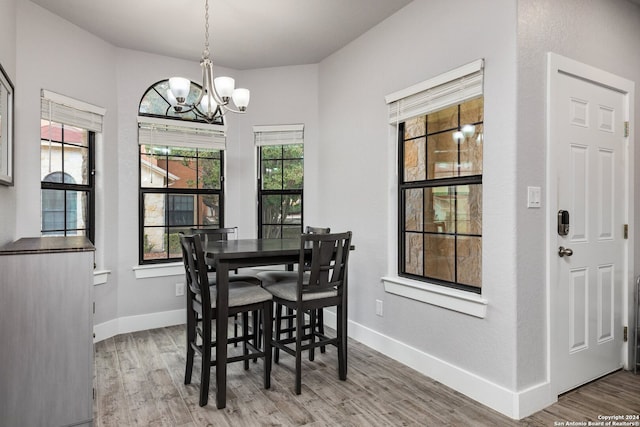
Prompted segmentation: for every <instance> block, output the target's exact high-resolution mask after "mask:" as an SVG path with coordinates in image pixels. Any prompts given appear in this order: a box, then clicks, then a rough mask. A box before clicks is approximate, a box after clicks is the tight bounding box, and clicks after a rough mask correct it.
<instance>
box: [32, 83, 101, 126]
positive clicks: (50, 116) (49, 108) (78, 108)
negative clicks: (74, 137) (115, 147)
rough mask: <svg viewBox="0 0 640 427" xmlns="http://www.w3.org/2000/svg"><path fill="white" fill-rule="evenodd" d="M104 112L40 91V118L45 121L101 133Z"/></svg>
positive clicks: (74, 100) (81, 102)
mask: <svg viewBox="0 0 640 427" xmlns="http://www.w3.org/2000/svg"><path fill="white" fill-rule="evenodd" d="M106 111H107V110H105V109H104V108H102V107H98V106H95V105H92V104H88V103H86V102H83V101H79V100H77V99H73V98H69V97H68V96H64V95H60V94H58V93H55V92H51V91H48V90H45V89H42V90H41V91H40V117H42V118H43V119H45V120H49V121H53V122H58V123H63V124H65V125H69V126H75V127H79V128H82V129H87V130H90V131H93V132H102V121H103V117H104V115H105V113H106Z"/></svg>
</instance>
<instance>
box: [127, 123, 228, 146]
mask: <svg viewBox="0 0 640 427" xmlns="http://www.w3.org/2000/svg"><path fill="white" fill-rule="evenodd" d="M226 140H227V138H226V133H225V127H224V126H221V125H205V124H204V123H188V122H177V121H173V120H167V119H155V118H153V117H138V144H140V145H166V146H173V147H185V148H200V149H207V150H224V149H225V148H226Z"/></svg>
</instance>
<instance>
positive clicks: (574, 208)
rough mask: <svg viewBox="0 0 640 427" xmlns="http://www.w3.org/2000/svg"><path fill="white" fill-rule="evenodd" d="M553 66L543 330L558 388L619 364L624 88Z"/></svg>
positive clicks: (624, 191) (624, 264)
mask: <svg viewBox="0 0 640 427" xmlns="http://www.w3.org/2000/svg"><path fill="white" fill-rule="evenodd" d="M553 72H555V73H556V74H555V75H550V79H554V80H553V81H554V84H553V85H552V86H551V90H550V94H549V126H550V127H549V132H550V135H549V137H550V138H549V154H550V156H553V158H554V161H553V162H552V163H553V165H554V166H552V167H553V168H554V170H552V171H550V174H549V176H550V177H554V178H555V182H550V183H549V185H550V186H555V188H554V189H553V190H555V191H552V193H555V196H556V200H550V205H551V206H550V207H551V211H552V213H553V212H555V213H556V215H555V218H554V216H551V215H550V217H551V221H552V223H551V225H550V227H551V237H550V251H551V254H550V256H551V260H550V262H551V264H552V266H551V269H550V270H551V275H550V287H551V289H550V297H551V310H552V313H551V325H550V330H551V338H552V340H553V342H552V353H551V357H552V359H553V360H552V367H553V369H552V375H553V376H552V383H553V384H554V387H553V388H554V389H555V391H556V392H557V393H562V392H565V391H567V390H570V389H573V388H575V387H577V386H579V385H582V384H584V383H586V382H588V381H591V380H593V379H595V378H598V377H600V376H602V375H605V374H607V373H609V372H612V371H614V370H616V369H619V368H620V367H621V366H622V365H623V337H622V335H623V319H622V314H623V307H624V306H623V289H624V283H625V282H626V281H627V280H628V274H627V270H628V258H627V257H628V253H627V242H628V241H627V240H625V236H624V225H625V224H626V223H627V221H628V218H627V215H628V210H627V206H628V193H627V185H626V184H627V183H626V180H627V176H628V175H627V167H628V166H627V160H628V150H627V148H628V147H627V138H626V137H625V134H624V128H625V121H626V120H627V116H626V115H627V106H626V102H627V96H626V94H625V93H622V92H621V91H620V90H618V89H614V88H611V87H610V86H608V85H607V83H606V81H598V80H590V79H586V78H584V77H583V76H581V75H575V74H571V73H567V72H566V71H564V70H562V69H561V68H559V69H557V70H555V71H553V70H550V73H553ZM605 75H606V73H605ZM590 77H593V76H590ZM604 80H606V79H604ZM561 210H562V211H566V212H568V224H569V229H568V232H567V234H566V235H562V234H563V233H562V232H561V231H559V230H558V227H557V224H558V222H561V223H562V222H564V221H563V220H562V219H561V218H562V215H561V214H558V212H559V211H561ZM564 219H565V220H566V219H567V215H566V214H565V215H564Z"/></svg>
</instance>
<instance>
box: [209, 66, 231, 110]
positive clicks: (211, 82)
mask: <svg viewBox="0 0 640 427" xmlns="http://www.w3.org/2000/svg"><path fill="white" fill-rule="evenodd" d="M207 67H208V68H207V70H208V73H207V86H208V89H210V93H211V96H212V97H213V100H214V101H216V104H218V105H226V104H227V103H228V102H229V101H227V102H225V101H224V100H223V99H222V97H221V96H220V94H219V93H218V90H217V89H216V85H215V84H214V79H213V63H212V62H211V60H209V61H208V62H207Z"/></svg>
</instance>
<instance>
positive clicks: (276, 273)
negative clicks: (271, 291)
mask: <svg viewBox="0 0 640 427" xmlns="http://www.w3.org/2000/svg"><path fill="white" fill-rule="evenodd" d="M304 232H305V234H328V233H330V232H331V228H329V227H311V226H307V227H306V228H305V231H304ZM290 267H291V270H270V271H261V272H259V273H257V274H256V276H257V277H258V279H260V281H261V282H262V286H263V287H268V286H270V285H273V284H275V283H280V282H285V281H292V280H297V279H298V273H297V271H293V265H291V266H290ZM285 309H286V313H284V310H285ZM308 314H309V318H310V322H309V325H307V326H305V327H308V328H317V329H318V332H319V333H320V334H323V335H324V311H323V310H322V309H319V310H313V311H312V312H310V313H308ZM295 317H296V315H295V312H294V310H292V309H291V308H285V307H284V306H283V305H281V304H276V308H275V335H276V336H277V337H280V336H281V335H282V334H287V336H288V337H292V336H293V332H294V331H295V325H294V324H293V322H294V320H295ZM282 322H286V326H284V327H283V324H282ZM320 351H321V352H322V353H324V352H325V346H322V347H320ZM313 359H314V349H313V348H312V349H310V350H309V360H313ZM273 360H274V361H275V362H276V363H278V361H279V360H280V351H279V350H278V349H277V348H276V349H274V355H273Z"/></svg>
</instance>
